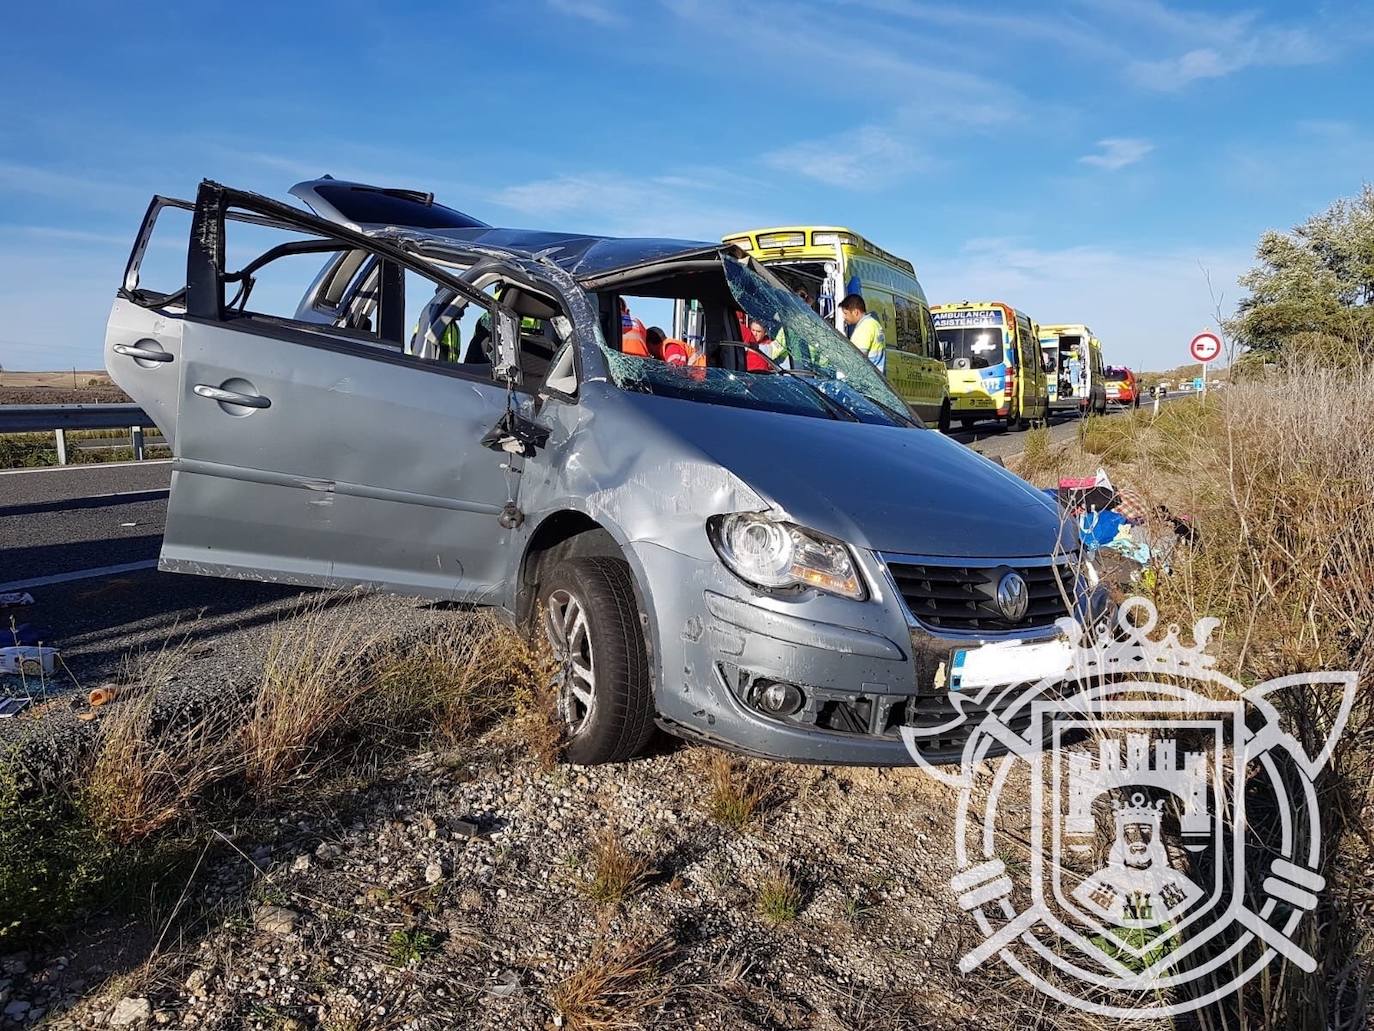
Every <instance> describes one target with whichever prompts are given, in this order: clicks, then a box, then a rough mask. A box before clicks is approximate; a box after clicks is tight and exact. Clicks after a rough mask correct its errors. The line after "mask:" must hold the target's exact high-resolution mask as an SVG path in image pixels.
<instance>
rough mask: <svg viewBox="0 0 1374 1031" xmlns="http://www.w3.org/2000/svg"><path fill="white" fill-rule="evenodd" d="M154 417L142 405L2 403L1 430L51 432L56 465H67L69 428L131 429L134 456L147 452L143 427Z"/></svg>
mask: <svg viewBox="0 0 1374 1031" xmlns="http://www.w3.org/2000/svg"><path fill="white" fill-rule="evenodd" d="M153 425H155V424H154V423H153V420H152V419H150V418H148V413H147V412H145V411H144V410H143V408H142V407H141V406H140V405H135V404H110V405H0V433H52V434H53V436H54V437H56V438H57V464H58V465H66V464H67V430H128V431H129V445H130V446H131V447H132V448H133V451H134V458H135V459H138V460H141V459H142V458H143V452H144V439H143V429H144V427H145V426H153Z"/></svg>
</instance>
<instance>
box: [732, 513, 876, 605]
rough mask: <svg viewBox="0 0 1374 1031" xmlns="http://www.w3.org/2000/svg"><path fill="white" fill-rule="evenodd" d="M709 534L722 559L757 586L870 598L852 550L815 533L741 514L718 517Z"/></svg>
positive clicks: (844, 596)
mask: <svg viewBox="0 0 1374 1031" xmlns="http://www.w3.org/2000/svg"><path fill="white" fill-rule="evenodd" d="M706 532H707V535H708V536H709V537H710V538H711V544H712V546H713V547H715V549H716V554H718V555H720V558H721V561H722V562H724V563H725V565H726V566H727V567H728V568H729V569H730V571H731V572H732V573H734V574H735V575H736V576H738V577H739V578H740V579H741V580H744V581H745V582H746V583H748V584H751V585H753V586H755V587H763V588H765V589H768V590H785V589H787V588H803V587H814V588H815V589H816V590H818V591H825V592H826V593H828V594H837V595H839V596H840V597H841V598H852V599H854V600H855V601H863V600H864V599H865V598H866V597H868V591H867V590H866V589H865V587H864V582H863V579H862V578H861V577H860V576H859V570H858V566H857V565H856V563H855V562H854V556H853V555H851V554H850V551H849V548H847V547H846V546H845V545H843V544H841V543H840V542H839V541H835V540H831V539H829V538H828V537H822V536H821V535H820V534H818V533H815V532H814V531H812V530H807V529H803V528H802V527H800V526H797V525H795V524H794V523H784V522H780V521H779V520H776V519H770V518H768V517H767V516H766V515H761V514H759V513H757V512H735V513H732V514H730V515H717V516H712V517H711V518H710V519H708V520H707V521H706Z"/></svg>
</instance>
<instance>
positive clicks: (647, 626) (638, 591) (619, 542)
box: [515, 508, 660, 686]
mask: <svg viewBox="0 0 1374 1031" xmlns="http://www.w3.org/2000/svg"><path fill="white" fill-rule="evenodd" d="M627 543H628V541H627V540H625V539H623V538H622V536H621V535H620V533H619V528H618V527H614V526H610V525H607V524H606V523H603V522H599V521H597V520H596V519H594V518H593V517H592V516H589V515H588V514H587V513H586V512H583V511H580V510H578V509H574V508H565V509H559V510H556V511H552V512H550V513H548V514H547V515H546V516H544V518H543V519H541V520H540V522H539V525H538V526H536V527H535V528H534V530H533V532H532V533H531V534H530V537H529V541H528V542H527V543H526V545H525V550H524V554H523V555H522V556H521V559H520V576H519V579H518V581H517V584H516V594H515V617H516V620H517V625H519V626H522V627H529V626H532V625H533V623H532V617H533V616H534V607H535V603H536V601H537V600H538V597H539V577H540V571H541V570H542V569H544V568H551V567H552V564H554V563H557V562H559V561H560V560H562V559H568V558H591V557H601V558H614V559H619V560H620V561H622V562H624V563H625V564H626V566H628V567H629V570H630V584H631V586H632V587H633V588H634V593H635V604H636V606H637V607H638V609H639V615H640V623H641V626H642V627H643V630H644V643H645V646H646V647H647V648H648V652H649V676H650V681H651V682H652V683H653V684H654V685H655V686H656V685H657V683H658V681H659V672H658V668H657V662H656V656H657V655H659V654H660V652H659V648H658V635H657V624H656V623H655V621H654V618H653V612H654V608H653V604H652V600H651V598H650V596H649V591H648V589H647V587H646V582H647V581H646V579H645V572H644V569H643V567H642V566H641V564H640V562H639V560H638V558H637V557H636V556H635V554H634V552H633V551H632V550H631V549H630V548H628V547H627V546H626V545H627Z"/></svg>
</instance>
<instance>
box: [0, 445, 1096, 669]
mask: <svg viewBox="0 0 1374 1031" xmlns="http://www.w3.org/2000/svg"><path fill="white" fill-rule="evenodd" d="M1077 426H1078V420H1077V419H1076V418H1060V419H1056V420H1054V421H1052V423H1051V425H1050V435H1051V438H1052V439H1053V440H1063V439H1066V438H1068V437H1069V436H1071V435H1072V434H1073V433H1074V432H1076V429H1077ZM952 436H953V438H954V439H955V440H958V441H960V442H962V443H965V444H967V445H969V446H970V447H973V448H975V449H977V450H978V451H981V452H982V453H984V454H986V455H988V456H1000V457H1002V458H1003V459H1010V458H1012V457H1013V456H1015V455H1016V454H1017V453H1019V452H1020V451H1021V450H1022V448H1023V447H1024V446H1025V443H1024V442H1025V434H1023V433H1018V432H1008V431H1007V430H1005V429H1004V428H1002V427H999V426H995V425H992V424H978V425H975V426H973V427H970V428H969V429H967V430H956V431H955V432H954V433H953V434H952ZM170 481H171V464H170V463H169V462H166V461H162V462H141V463H123V464H117V465H115V464H111V465H85V466H68V467H65V468H52V469H37V470H6V471H0V590H8V589H10V588H9V586H8V585H11V584H14V583H27V582H29V581H34V580H37V581H39V582H38V583H35V584H32V585H31V586H26V587H24V588H23V589H24V590H27V591H28V592H29V593H30V594H32V595H33V597H34V599H35V604H34V605H31V606H24V607H23V608H16V609H8V610H6V609H0V621H3V623H4V624H6V625H8V624H9V623H10V622H11V621H13V622H15V623H31V624H34V625H36V626H39V627H43V628H46V629H47V631H48V633H47V634H45V639H46V640H49V641H51V642H53V643H55V644H57V645H59V646H60V647H61V648H62V649H63V654H64V657H66V659H67V660H68V662H69V664H70V665H71V667H72V669H73V670H74V671H76V673H77V674H78V675H79V676H80V679H81V680H82V681H83V682H85V683H90V682H91V681H92V680H98V679H99V678H100V677H102V676H108V675H110V674H111V673H113V671H114V670H115V668H116V667H117V664H118V662H119V658H120V656H121V655H123V654H124V653H126V652H128V651H130V650H136V649H139V648H145V649H151V648H159V647H161V646H162V645H163V643H164V642H165V641H167V640H169V639H172V638H175V637H176V636H177V635H178V634H179V633H183V632H184V631H185V630H186V629H187V628H189V627H191V626H194V627H195V636H196V639H197V640H198V641H202V642H207V641H208V642H213V641H214V640H215V638H216V637H217V636H220V635H223V634H232V633H236V632H238V631H240V630H243V629H245V628H248V627H254V626H260V625H263V624H265V623H268V622H271V621H273V620H275V619H277V618H279V617H280V615H281V614H282V613H283V612H285V611H287V610H289V609H290V608H291V607H292V606H293V605H294V604H295V603H296V601H297V599H298V598H299V597H300V595H301V594H302V590H301V588H298V587H292V586H282V585H274V584H261V583H254V582H248V581H237V580H224V579H219V578H213V577H196V576H185V575H179V574H171V573H159V572H157V571H156V569H154V568H152V567H153V566H154V565H155V564H156V560H157V554H158V549H159V547H160V546H161V543H162V531H163V526H164V521H165V519H166V511H167V491H168V486H169V484H170ZM97 569H99V570H104V572H103V573H102V574H101V575H98V576H89V577H82V578H80V579H70V580H67V579H62V577H64V576H65V575H67V574H72V573H79V572H83V571H90V570H97ZM44 581H47V582H44ZM54 581H56V582H54Z"/></svg>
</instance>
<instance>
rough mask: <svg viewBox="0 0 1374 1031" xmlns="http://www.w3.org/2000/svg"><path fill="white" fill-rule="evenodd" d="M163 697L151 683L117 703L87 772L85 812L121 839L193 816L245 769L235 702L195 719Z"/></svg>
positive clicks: (104, 830)
mask: <svg viewBox="0 0 1374 1031" xmlns="http://www.w3.org/2000/svg"><path fill="white" fill-rule="evenodd" d="M163 697H164V691H163V689H162V688H160V687H152V688H144V689H142V690H140V691H137V692H134V693H131V694H125V695H124V696H122V697H121V699H120V701H119V702H118V703H117V704H115V705H112V706H111V707H110V711H109V713H108V714H107V715H106V717H105V719H104V720H103V721H102V723H101V725H100V730H99V733H98V735H97V738H96V743H95V748H94V750H93V752H92V755H91V758H90V763H89V768H88V769H87V770H86V772H85V773H84V775H83V780H84V785H83V787H82V789H81V798H82V808H83V810H84V811H85V813H86V815H87V817H88V819H89V820H90V821H91V823H92V824H93V825H94V826H95V827H96V828H97V829H98V830H99V831H100V832H101V833H102V834H104V835H106V836H108V837H109V838H110V839H111V840H113V841H115V842H117V843H120V844H127V843H130V842H134V841H138V840H140V839H143V838H146V837H148V836H149V835H151V834H153V833H155V832H157V831H160V830H162V829H163V828H165V827H167V826H169V825H171V824H174V823H178V822H181V821H184V820H186V819H188V818H189V817H190V816H191V814H192V812H193V811H194V809H195V808H196V805H197V804H198V802H199V801H200V800H201V799H202V797H203V796H204V795H205V793H206V792H207V791H208V790H209V789H210V788H212V787H213V786H215V785H217V784H220V783H223V782H224V781H227V780H229V779H230V778H233V777H235V776H237V775H238V774H240V773H241V772H242V770H243V763H244V756H243V754H242V753H241V752H240V750H239V747H238V742H237V740H236V737H235V734H234V730H235V729H236V726H237V725H238V724H239V721H240V719H241V716H240V712H239V706H238V704H237V703H236V702H235V701H232V700H231V701H230V702H229V703H228V704H225V705H224V706H222V707H220V708H217V709H215V710H214V711H212V712H210V713H207V714H204V715H201V716H187V715H186V714H183V713H174V712H171V711H169V710H170V707H169V706H167V705H165V704H162V701H163Z"/></svg>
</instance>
